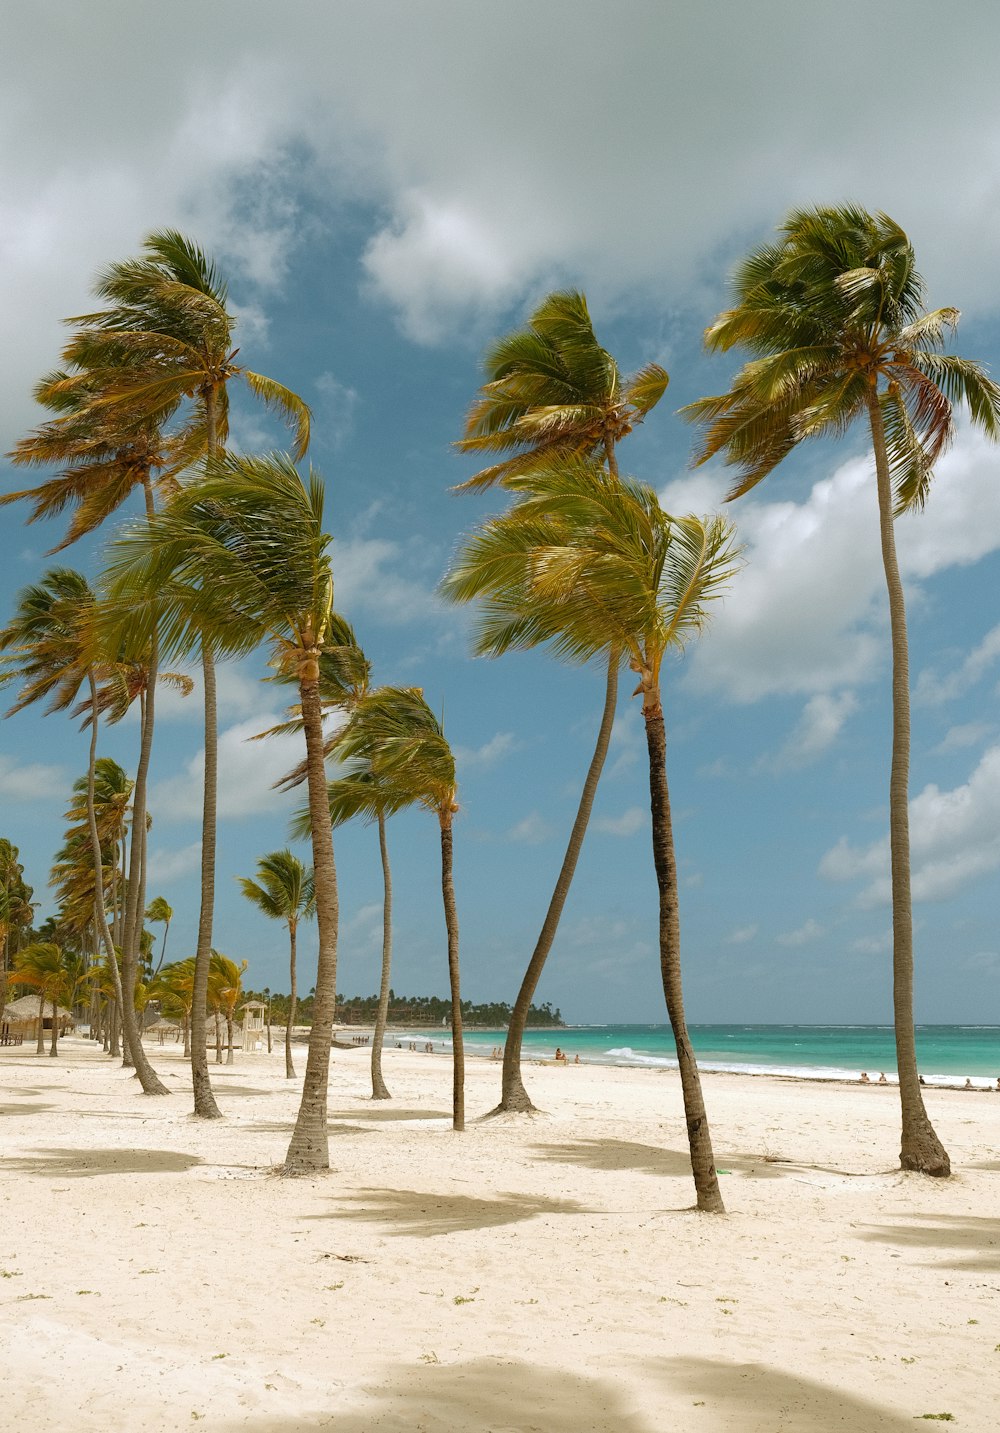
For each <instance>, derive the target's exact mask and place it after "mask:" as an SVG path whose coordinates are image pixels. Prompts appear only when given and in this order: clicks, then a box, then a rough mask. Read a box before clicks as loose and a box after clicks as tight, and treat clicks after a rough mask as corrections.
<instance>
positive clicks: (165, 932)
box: [153, 921, 170, 979]
mask: <svg viewBox="0 0 1000 1433" xmlns="http://www.w3.org/2000/svg"><path fill="white" fill-rule="evenodd" d="M169 934H170V922H169V921H167V923H166V925H165V926H164V927H163V944H162V945H161V946H160V958H159V960H158V961H157V962H156V969H155V970H154V971H153V978H154V979H155V978H156V976H158V975H159V973H160V967H161V965H162V964H163V957H164V956H165V955H166V953H167V936H168V935H169Z"/></svg>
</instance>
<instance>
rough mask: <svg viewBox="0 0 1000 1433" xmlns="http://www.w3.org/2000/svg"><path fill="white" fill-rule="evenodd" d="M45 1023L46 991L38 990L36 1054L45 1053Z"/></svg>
mask: <svg viewBox="0 0 1000 1433" xmlns="http://www.w3.org/2000/svg"><path fill="white" fill-rule="evenodd" d="M44 1024H45V991H44V990H40V991H39V992H38V1038H37V1039H36V1041H35V1054H36V1055H44V1054H45V1031H44V1030H43V1029H42V1026H43V1025H44Z"/></svg>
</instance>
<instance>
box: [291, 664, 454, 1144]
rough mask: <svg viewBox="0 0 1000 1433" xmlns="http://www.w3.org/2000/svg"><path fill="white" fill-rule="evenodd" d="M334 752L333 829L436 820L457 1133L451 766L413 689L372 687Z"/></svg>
mask: <svg viewBox="0 0 1000 1433" xmlns="http://www.w3.org/2000/svg"><path fill="white" fill-rule="evenodd" d="M334 752H335V754H336V756H337V757H338V759H339V760H340V761H342V762H343V763H344V765H345V767H346V770H345V774H344V777H343V778H342V780H341V781H340V782H334V783H333V784H332V785H331V787H330V808H329V810H330V812H332V814H333V816H334V819H335V820H336V821H340V820H346V819H347V818H348V817H349V816H355V815H365V816H367V817H368V819H369V820H372V821H377V820H378V819H379V817H380V815H381V816H382V817H383V819H384V817H385V816H386V815H389V814H391V813H392V812H394V811H399V810H401V809H402V808H403V807H404V806H415V805H416V806H422V807H424V809H425V810H427V811H431V812H433V814H434V815H435V816H436V817H437V820H438V826H439V828H440V832H441V894H442V898H443V901H444V917H445V930H446V934H447V940H448V980H449V984H450V986H451V1038H452V1127H453V1128H454V1129H456V1130H464V1129H465V1053H464V1047H463V1043H462V1001H461V991H460V986H459V965H458V911H457V908H456V904H455V886H454V879H453V875H452V865H453V855H452V849H453V835H452V826H453V823H454V819H455V814H456V812H457V811H458V786H457V782H456V779H455V758H454V757H453V755H452V752H451V747H450V746H449V745H448V741H447V739H446V737H445V735H444V732H443V731H442V729H441V725H440V723H439V722H438V720H437V718H436V717H435V716H434V713H433V712H432V711H431V709H430V707H429V706H428V705H427V703H426V701H425V700H424V697H423V693H422V692H421V691H419V690H418V689H417V688H415V687H378V688H376V689H375V690H374V691H372V692H369V694H368V695H367V696H366V697H365V698H364V699H363V700H362V701H360V702H359V703H358V705H357V706H356V707H355V709H354V712H353V713H352V716H351V720H350V722H349V723H348V724H347V726H345V727H344V728H343V730H342V731H341V732H340V733H338V736H337V740H336V744H335V746H334ZM303 814H304V813H303ZM309 819H310V820H311V819H312V803H311V802H310V810H309ZM301 825H302V823H301V822H300V823H299V826H300V828H301ZM296 834H299V831H298V829H297V830H296Z"/></svg>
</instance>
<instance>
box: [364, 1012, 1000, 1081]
mask: <svg viewBox="0 0 1000 1433" xmlns="http://www.w3.org/2000/svg"><path fill="white" fill-rule="evenodd" d="M690 1028H691V1040H692V1043H693V1045H694V1048H695V1053H696V1055H697V1057H698V1064H699V1065H700V1066H701V1068H702V1069H705V1070H723V1071H731V1072H736V1073H742V1074H752V1075H786V1076H791V1077H793V1078H794V1077H798V1078H800V1079H813V1080H856V1079H858V1077H859V1075H860V1074H861V1071H862V1070H866V1071H867V1072H868V1074H869V1076H870V1077H871V1078H873V1079H876V1080H877V1079H878V1076H879V1074H880V1072H882V1071H885V1074H886V1077H887V1079H889V1080H894V1079H895V1077H896V1052H895V1045H894V1042H893V1034H892V1026H891V1025H692V1026H691V1027H690ZM505 1033H506V1032H505V1031H503V1030H470V1031H468V1032H467V1033H466V1036H465V1045H466V1050H467V1052H468V1053H469V1054H470V1055H485V1056H487V1057H489V1055H490V1053H491V1052H492V1050H493V1049H494V1048H495V1047H496V1046H497V1045H500V1044H502V1043H503V1040H504V1036H505ZM394 1038H397V1039H398V1038H400V1036H399V1035H398V1034H397V1033H396V1032H390V1034H389V1037H388V1043H390V1044H391V1043H392V1042H393V1039H394ZM404 1038H407V1039H410V1038H412V1039H416V1040H418V1041H420V1042H423V1041H426V1040H427V1039H431V1040H433V1041H434V1045H435V1048H436V1049H441V1048H443V1047H444V1048H447V1046H448V1044H449V1043H450V1042H449V1041H448V1039H447V1032H446V1031H444V1030H434V1031H429V1030H422V1031H421V1032H420V1033H419V1034H416V1035H410V1036H406V1037H404ZM557 1046H558V1047H559V1048H560V1049H562V1050H564V1051H565V1052H566V1054H567V1056H568V1057H569V1059H570V1060H573V1059H574V1057H575V1056H576V1055H579V1057H580V1061H581V1063H583V1064H596V1065H623V1066H631V1067H633V1068H646V1069H664V1070H670V1069H676V1068H677V1061H676V1058H675V1056H674V1042H673V1036H672V1034H671V1032H670V1027H669V1025H567V1026H565V1027H564V1028H561V1029H558V1030H528V1031H526V1032H525V1037H524V1057H525V1059H531V1058H532V1057H535V1058H536V1059H551V1058H552V1057H553V1055H554V1054H555V1051H556V1047H557ZM917 1061H918V1064H919V1067H920V1072H921V1074H922V1075H923V1076H924V1079H925V1080H926V1082H927V1083H928V1084H955V1083H962V1082H964V1080H965V1079H966V1078H971V1079H972V1081H973V1083H974V1084H976V1085H979V1086H982V1085H985V1084H990V1085H994V1084H995V1083H996V1080H997V1077H998V1075H1000V1026H998V1025H918V1026H917Z"/></svg>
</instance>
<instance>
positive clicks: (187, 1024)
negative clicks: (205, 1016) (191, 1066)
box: [184, 1010, 191, 1060]
mask: <svg viewBox="0 0 1000 1433" xmlns="http://www.w3.org/2000/svg"><path fill="white" fill-rule="evenodd" d="M190 1055H191V1012H190V1011H189V1010H188V1011H185V1014H184V1058H185V1060H187V1059H189V1058H190Z"/></svg>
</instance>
